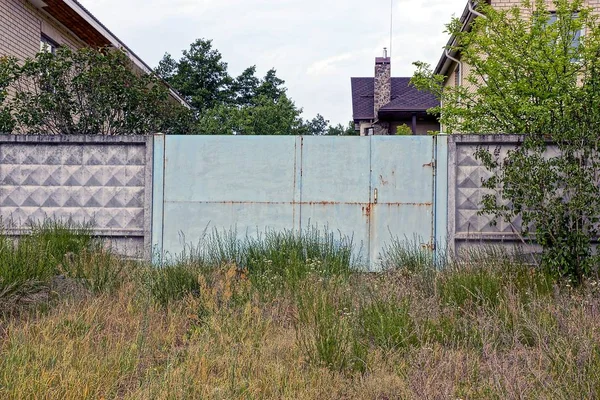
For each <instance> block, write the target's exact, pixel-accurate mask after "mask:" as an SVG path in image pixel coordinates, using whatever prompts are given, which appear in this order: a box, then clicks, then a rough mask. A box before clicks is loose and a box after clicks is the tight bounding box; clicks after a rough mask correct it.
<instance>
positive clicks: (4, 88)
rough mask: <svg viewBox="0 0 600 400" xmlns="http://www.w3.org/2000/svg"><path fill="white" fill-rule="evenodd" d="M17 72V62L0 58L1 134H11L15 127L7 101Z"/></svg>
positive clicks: (7, 58) (12, 59)
mask: <svg viewBox="0 0 600 400" xmlns="http://www.w3.org/2000/svg"><path fill="white" fill-rule="evenodd" d="M17 71H18V66H17V61H16V60H15V59H14V58H9V57H0V132H2V133H4V132H12V130H13V129H14V126H15V121H14V119H13V118H12V112H11V106H10V104H9V103H10V102H9V101H8V99H9V96H8V90H9V88H10V85H11V84H12V83H13V82H14V81H15V79H16V73H17Z"/></svg>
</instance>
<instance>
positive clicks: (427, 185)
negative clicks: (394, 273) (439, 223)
mask: <svg viewBox="0 0 600 400" xmlns="http://www.w3.org/2000/svg"><path fill="white" fill-rule="evenodd" d="M434 169H435V153H434V140H433V138H432V137H428V136H408V137H402V138H397V137H393V136H373V137H372V142H371V192H372V193H371V195H372V196H371V198H372V205H371V209H370V218H371V220H370V234H369V236H370V246H371V251H370V253H371V257H370V259H371V265H377V261H378V259H379V256H380V251H381V249H383V247H384V246H385V244H386V243H389V241H390V239H392V238H393V237H397V238H399V239H401V240H402V239H404V238H407V239H408V240H418V241H419V243H421V244H422V246H423V247H427V248H430V249H431V250H433V246H434V243H435V238H434V230H435V227H434V224H435V220H434V215H433V213H434V207H433V196H434V179H435V178H434Z"/></svg>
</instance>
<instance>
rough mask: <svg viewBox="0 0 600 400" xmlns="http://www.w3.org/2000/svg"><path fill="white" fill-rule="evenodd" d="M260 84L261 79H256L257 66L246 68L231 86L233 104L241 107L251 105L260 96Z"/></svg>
mask: <svg viewBox="0 0 600 400" xmlns="http://www.w3.org/2000/svg"><path fill="white" fill-rule="evenodd" d="M260 84H261V82H260V79H259V78H257V77H256V65H253V66H251V67H248V68H246V69H245V70H244V72H242V73H241V74H240V76H238V77H237V78H235V80H234V81H233V84H232V85H231V91H232V92H233V96H234V98H233V102H234V103H235V104H237V105H239V106H248V105H251V104H252V103H253V102H254V99H255V98H256V96H258V88H259V86H260Z"/></svg>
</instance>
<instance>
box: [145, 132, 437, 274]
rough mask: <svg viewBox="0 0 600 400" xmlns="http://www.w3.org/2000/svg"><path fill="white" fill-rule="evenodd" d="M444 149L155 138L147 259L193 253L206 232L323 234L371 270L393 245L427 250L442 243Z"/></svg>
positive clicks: (348, 141) (353, 141)
mask: <svg viewBox="0 0 600 400" xmlns="http://www.w3.org/2000/svg"><path fill="white" fill-rule="evenodd" d="M446 148H447V147H446V141H445V138H435V137H430V136H408V137H386V136H371V137H314V136H310V137H306V136H304V137H302V136H279V137H272V136H253V137H250V136H242V137H239V136H162V135H157V136H155V141H154V171H153V176H154V181H153V223H152V242H153V244H154V246H155V251H156V252H157V253H158V254H164V253H171V254H177V253H178V252H180V251H182V249H183V246H184V242H183V240H182V238H184V240H185V242H187V243H192V244H193V243H196V242H198V240H199V239H200V238H201V236H202V235H203V233H204V232H206V229H207V228H208V229H212V228H217V229H219V230H222V229H232V228H233V229H235V230H236V231H237V232H238V234H239V235H254V234H257V233H260V232H264V231H265V230H266V229H274V230H283V229H296V230H299V229H302V228H303V227H306V226H308V225H312V226H317V227H323V226H328V228H329V229H330V230H334V231H339V232H340V233H342V234H344V235H349V236H352V237H353V239H354V242H355V243H356V244H357V246H358V248H360V249H361V253H362V256H363V259H364V260H365V261H366V262H368V264H369V265H370V266H371V268H373V269H374V268H377V260H378V257H379V255H380V252H381V250H382V248H383V247H384V245H385V243H387V242H389V240H390V239H391V238H392V237H400V238H403V237H404V236H407V237H409V238H413V237H414V236H416V237H418V238H421V240H422V242H423V246H424V247H429V248H433V246H434V245H435V243H436V241H437V242H438V243H439V242H440V241H442V240H444V238H445V234H446V232H445V226H446V225H445V221H446V209H445V201H446V200H445V199H446V196H445V190H446V182H445V181H443V182H439V177H440V176H442V177H444V178H445V173H446V172H445V171H446V162H445V160H442V161H443V162H442V163H436V159H437V158H438V157H440V155H439V153H442V158H443V157H444V156H445V154H446ZM437 165H442V166H443V171H439V170H438V171H436V166H437ZM440 172H441V174H440ZM439 191H444V193H443V194H442V196H439V198H443V199H444V202H443V203H441V202H440V203H436V201H435V200H436V197H438V192H439ZM438 226H439V227H443V230H439V229H437V227H438Z"/></svg>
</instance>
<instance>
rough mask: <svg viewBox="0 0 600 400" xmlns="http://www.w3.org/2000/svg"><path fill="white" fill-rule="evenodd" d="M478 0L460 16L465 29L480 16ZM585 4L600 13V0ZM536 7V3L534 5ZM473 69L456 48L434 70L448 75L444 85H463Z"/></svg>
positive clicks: (496, 0) (496, 3)
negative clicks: (477, 8) (463, 60)
mask: <svg viewBox="0 0 600 400" xmlns="http://www.w3.org/2000/svg"><path fill="white" fill-rule="evenodd" d="M486 1H487V3H488V4H490V5H491V6H493V7H494V8H496V9H508V8H511V7H514V6H521V5H522V0H486ZM477 3H479V2H478V1H473V0H468V1H467V5H466V6H465V9H464V11H463V13H462V15H461V17H460V23H461V25H462V29H463V30H464V31H466V30H468V29H470V28H471V24H472V22H473V21H474V20H475V18H477V17H478V16H480V15H481V14H479V13H478V12H477V11H476V10H475V8H476V7H477ZM546 5H547V7H548V10H549V11H553V10H554V9H555V5H554V2H553V1H552V0H546ZM584 5H585V6H588V7H592V8H593V9H594V10H595V11H596V13H598V14H600V0H584ZM533 7H535V5H533ZM455 40H456V38H455V37H454V36H452V37H450V39H449V40H448V46H452V45H453V44H454V43H455ZM470 71H471V66H470V65H468V64H467V63H465V62H461V55H460V53H459V52H457V51H456V50H453V51H448V50H445V51H444V52H443V54H442V56H441V58H440V60H439V62H438V64H437V66H436V68H435V70H434V73H435V74H438V75H443V76H445V77H446V80H445V81H444V87H452V86H462V85H463V84H468V83H467V82H465V81H464V77H466V76H468V75H469V73H470Z"/></svg>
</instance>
